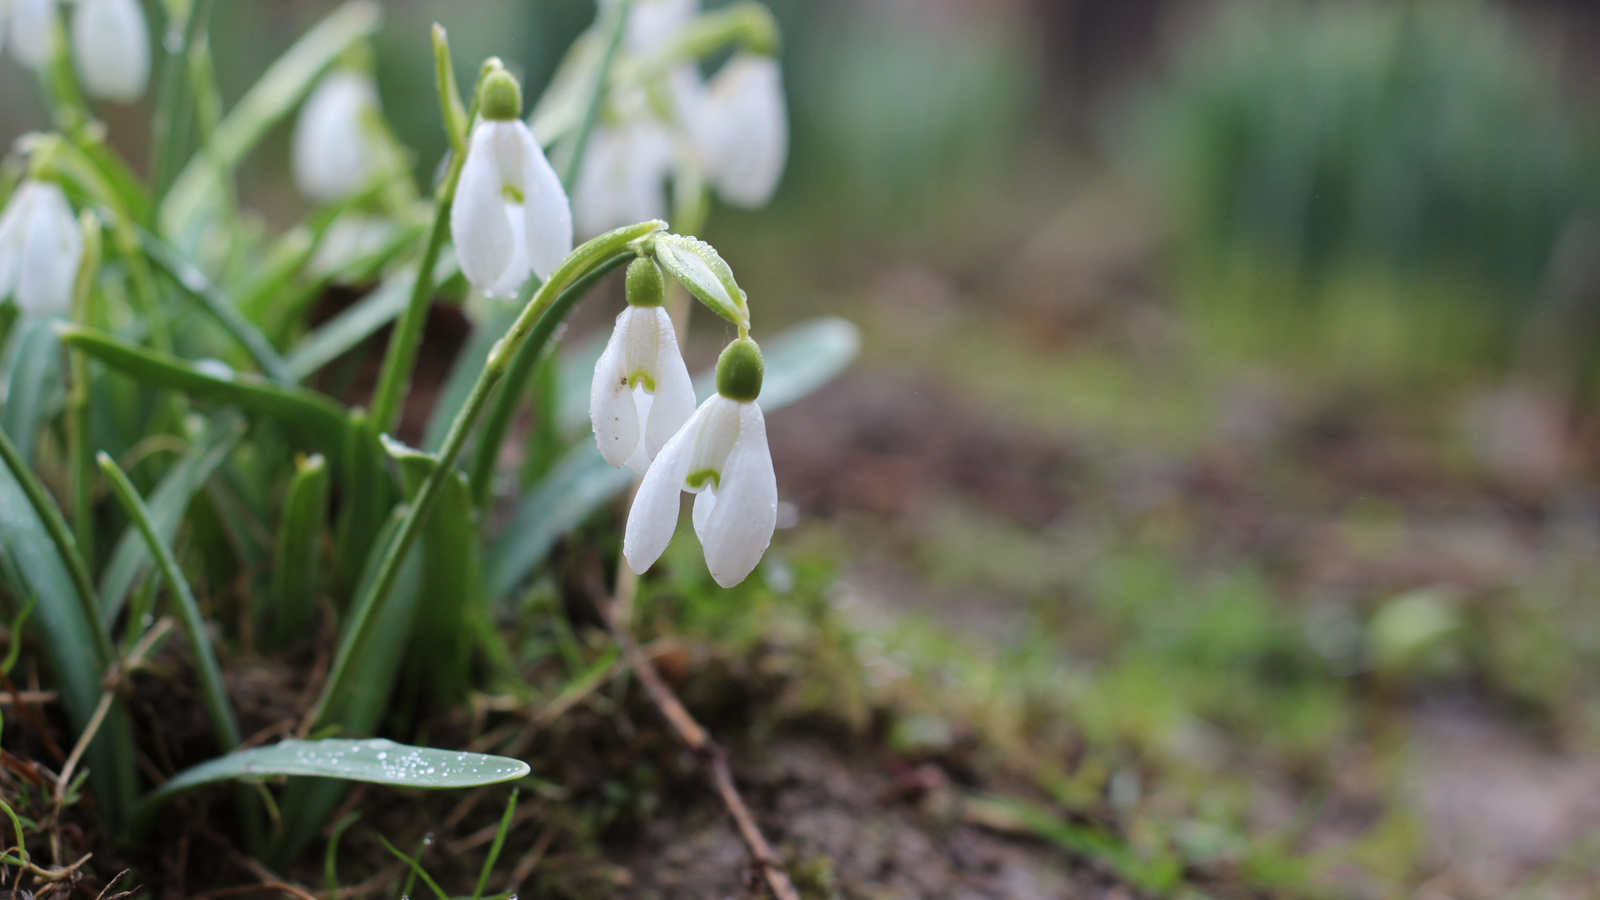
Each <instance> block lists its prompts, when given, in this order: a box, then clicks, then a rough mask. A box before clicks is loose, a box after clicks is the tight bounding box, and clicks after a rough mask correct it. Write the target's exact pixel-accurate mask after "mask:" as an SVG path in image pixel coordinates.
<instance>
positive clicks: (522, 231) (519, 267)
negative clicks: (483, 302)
mask: <svg viewBox="0 0 1600 900" xmlns="http://www.w3.org/2000/svg"><path fill="white" fill-rule="evenodd" d="M506 222H507V223H509V224H510V225H511V261H510V262H508V263H506V268H505V271H504V272H502V273H500V280H498V281H496V282H495V283H494V284H492V285H490V286H489V289H488V290H487V291H485V293H486V294H488V295H489V296H491V297H508V298H509V297H515V296H516V295H517V292H518V291H520V290H522V285H523V284H524V283H525V282H526V281H527V280H528V223H527V220H526V219H525V218H523V215H522V207H521V206H519V205H517V204H514V203H513V204H510V205H508V206H507V207H506Z"/></svg>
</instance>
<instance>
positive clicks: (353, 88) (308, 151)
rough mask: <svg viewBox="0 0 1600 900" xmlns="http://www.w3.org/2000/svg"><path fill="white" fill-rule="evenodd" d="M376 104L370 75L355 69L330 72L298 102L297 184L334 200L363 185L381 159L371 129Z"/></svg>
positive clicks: (327, 200) (294, 157) (324, 200)
mask: <svg viewBox="0 0 1600 900" xmlns="http://www.w3.org/2000/svg"><path fill="white" fill-rule="evenodd" d="M377 109H378V88H377V85H375V84H373V83H372V77H371V76H370V75H368V74H366V73H364V72H357V71H355V70H352V69H336V70H334V71H332V72H329V73H328V74H327V76H325V77H324V78H323V79H322V81H321V82H319V83H318V84H317V87H316V90H314V91H312V92H311V96H310V97H308V98H307V99H306V102H305V105H303V106H301V107H300V117H299V119H297V120H296V121H295V126H294V145H293V148H292V154H291V157H290V163H291V169H292V172H293V175H294V184H295V187H296V188H298V189H299V191H300V193H302V194H304V195H306V196H307V197H309V198H311V199H312V200H316V201H319V202H322V203H331V202H333V201H335V200H338V199H340V198H343V197H347V196H349V195H350V194H352V193H355V192H356V191H358V190H360V189H361V188H363V187H365V186H366V184H367V182H368V181H369V180H371V178H372V176H373V174H374V168H375V167H376V165H377V163H378V159H379V148H377V147H375V146H374V145H373V140H372V134H371V132H370V131H369V130H368V128H367V122H368V119H369V117H371V116H373V115H374V114H375V113H376V112H377Z"/></svg>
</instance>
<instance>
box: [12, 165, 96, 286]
mask: <svg viewBox="0 0 1600 900" xmlns="http://www.w3.org/2000/svg"><path fill="white" fill-rule="evenodd" d="M82 259H83V234H82V233H81V232H80V231H79V230H78V220H77V219H76V218H75V217H74V216H73V215H72V207H70V206H68V205H67V195H66V194H65V193H63V192H62V190H61V187H60V186H59V185H56V184H53V183H51V182H48V181H34V180H32V179H29V180H27V181H24V182H22V184H21V185H20V186H19V187H18V188H17V192H16V193H15V194H12V195H11V202H10V203H8V204H6V209H5V213H4V214H0V299H4V298H6V297H11V298H14V299H15V300H16V301H17V306H19V307H21V308H22V310H23V311H24V312H34V313H50V312H57V311H65V310H67V309H69V308H71V306H72V291H73V286H74V285H75V284H76V283H77V279H78V264H79V263H80V262H81V261H82Z"/></svg>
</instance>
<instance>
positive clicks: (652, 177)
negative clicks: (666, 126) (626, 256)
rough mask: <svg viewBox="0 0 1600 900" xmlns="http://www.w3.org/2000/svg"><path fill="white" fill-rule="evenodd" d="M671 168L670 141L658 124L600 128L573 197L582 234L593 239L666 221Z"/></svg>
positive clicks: (629, 123)
mask: <svg viewBox="0 0 1600 900" xmlns="http://www.w3.org/2000/svg"><path fill="white" fill-rule="evenodd" d="M671 167H672V146H671V141H670V139H669V138H668V137H667V134H666V132H665V131H664V130H663V129H662V128H661V126H660V125H658V124H657V123H656V122H655V121H654V120H653V119H649V118H642V117H641V118H636V119H633V120H630V121H625V122H623V123H622V124H619V125H612V126H603V127H601V128H597V129H595V132H594V136H593V137H592V138H591V139H590V141H589V151H588V153H587V154H586V155H585V158H584V164H583V168H582V169H581V170H580V172H579V175H578V184H577V186H576V187H575V188H574V189H573V192H572V213H573V215H574V216H575V217H576V223H577V229H578V233H579V234H581V235H586V236H593V235H597V234H601V233H603V232H606V231H610V230H611V229H613V228H621V227H622V226H624V225H632V224H633V223H635V222H644V221H647V220H649V219H665V218H666V217H667V199H666V193H665V187H664V185H665V182H666V178H667V172H668V171H669V170H670V169H671Z"/></svg>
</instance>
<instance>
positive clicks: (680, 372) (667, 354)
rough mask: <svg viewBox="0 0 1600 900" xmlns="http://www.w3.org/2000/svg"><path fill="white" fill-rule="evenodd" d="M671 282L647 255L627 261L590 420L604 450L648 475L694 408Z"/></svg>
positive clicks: (592, 392) (593, 388)
mask: <svg viewBox="0 0 1600 900" xmlns="http://www.w3.org/2000/svg"><path fill="white" fill-rule="evenodd" d="M665 300H666V283H665V281H664V280H663V278H662V275H661V270H660V269H659V268H657V267H656V264H655V263H654V262H652V261H651V260H649V259H644V258H642V257H641V258H639V259H636V260H634V261H633V262H632V263H631V264H630V265H629V266H628V308H627V309H625V310H623V311H622V313H621V315H618V316H617V326H616V328H615V329H614V330H613V331H612V332H611V340H609V341H607V342H606V349H605V352H604V353H601V354H600V360H599V362H597V363H596V364H595V367H594V380H593V382H591V384H590V386H589V421H590V423H591V424H592V425H593V426H594V439H595V443H596V444H598V445H599V447H600V455H601V456H603V457H605V460H606V462H608V463H610V464H612V465H613V466H619V467H620V466H624V465H626V466H627V467H628V468H630V469H632V470H633V471H634V473H635V474H637V475H643V474H645V472H646V471H647V470H648V469H649V468H650V461H651V460H653V459H655V457H656V454H657V453H659V452H660V451H661V448H662V447H663V446H665V445H666V443H667V441H668V440H669V439H671V437H672V436H673V435H674V434H677V433H678V429H680V428H682V427H683V423H684V422H687V421H688V420H689V417H690V416H691V415H693V414H694V384H693V383H692V382H691V381H690V380H689V367H688V366H686V365H684V362H683V354H682V353H680V352H678V335H677V333H676V331H674V329H673V327H672V317H671V316H669V315H667V311H666V309H665V308H664V307H663V306H662V303H663V302H665Z"/></svg>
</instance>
